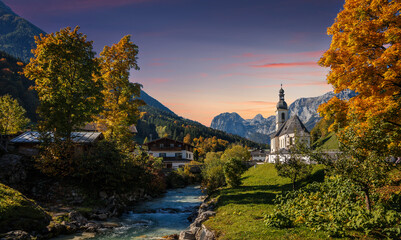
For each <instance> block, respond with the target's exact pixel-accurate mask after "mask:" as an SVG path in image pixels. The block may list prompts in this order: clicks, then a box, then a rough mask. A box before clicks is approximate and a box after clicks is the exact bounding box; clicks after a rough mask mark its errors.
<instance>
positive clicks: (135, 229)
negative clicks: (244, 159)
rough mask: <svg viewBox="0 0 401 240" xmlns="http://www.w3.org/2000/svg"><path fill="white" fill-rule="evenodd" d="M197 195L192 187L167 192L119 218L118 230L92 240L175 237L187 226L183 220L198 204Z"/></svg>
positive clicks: (195, 189)
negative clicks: (173, 235)
mask: <svg viewBox="0 0 401 240" xmlns="http://www.w3.org/2000/svg"><path fill="white" fill-rule="evenodd" d="M200 196H202V191H201V190H200V188H199V187H195V186H189V187H186V188H180V189H173V190H169V191H168V192H167V193H166V194H165V195H164V196H163V197H161V198H157V199H154V200H152V201H147V202H144V203H142V204H140V205H138V206H136V207H135V209H134V211H133V212H130V213H127V214H124V215H123V216H122V217H121V224H122V226H121V227H118V228H116V229H114V230H113V231H112V232H111V233H107V234H105V235H101V236H97V237H96V238H95V239H99V240H106V239H107V240H111V239H119V240H121V239H127V240H128V239H130V240H131V239H161V237H163V236H166V235H172V234H175V233H177V234H179V232H180V231H182V230H185V229H186V228H187V227H188V226H189V225H190V224H191V223H190V222H189V220H188V219H187V218H188V217H189V216H190V215H191V213H192V211H193V210H194V209H195V208H197V207H198V206H199V205H200V203H201V199H200Z"/></svg>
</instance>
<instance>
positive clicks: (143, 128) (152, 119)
mask: <svg viewBox="0 0 401 240" xmlns="http://www.w3.org/2000/svg"><path fill="white" fill-rule="evenodd" d="M141 111H143V112H145V114H144V115H143V117H142V119H140V120H139V121H138V124H137V129H138V134H137V135H136V141H137V142H139V143H142V142H143V141H144V139H145V138H148V140H150V136H152V139H153V140H154V139H157V138H159V137H160V136H159V135H158V133H157V131H156V129H157V127H166V133H167V134H168V136H169V137H170V138H172V139H175V140H179V141H183V139H184V137H185V136H186V135H187V134H190V136H191V138H192V139H193V138H199V137H201V136H202V137H203V138H210V137H214V136H216V137H217V138H219V139H223V140H226V141H228V142H229V143H239V144H243V145H247V146H249V147H266V146H264V145H262V144H258V143H255V142H252V141H250V140H247V139H245V138H243V137H240V136H237V135H232V134H227V133H225V132H223V131H219V130H216V129H213V128H209V127H206V126H204V125H202V124H201V123H198V122H196V121H192V120H189V119H185V118H183V117H179V116H177V115H176V114H175V113H169V112H166V111H164V108H162V109H159V108H156V107H153V106H151V105H147V106H143V107H141Z"/></svg>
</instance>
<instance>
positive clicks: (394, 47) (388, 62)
mask: <svg viewBox="0 0 401 240" xmlns="http://www.w3.org/2000/svg"><path fill="white" fill-rule="evenodd" d="M400 9H401V2H400V1H394V0H392V1H388V0H347V1H346V2H345V4H344V9H343V10H342V11H341V12H340V13H339V14H338V16H337V18H336V20H335V23H334V24H333V25H332V26H331V27H330V28H329V29H328V34H329V35H332V42H331V45H330V48H329V50H327V51H326V52H325V53H324V55H323V57H322V58H321V59H320V62H319V63H320V65H322V66H325V67H330V73H329V74H328V76H327V81H328V83H330V84H332V85H333V87H334V91H335V92H336V93H338V92H341V91H342V90H345V89H351V90H354V91H356V92H357V93H358V96H356V97H354V98H352V99H351V100H349V102H346V101H341V100H339V99H336V98H334V99H332V100H331V101H329V102H328V103H327V104H326V105H324V106H323V107H322V108H321V112H322V113H323V114H324V115H326V114H329V115H328V116H327V117H333V118H335V119H336V120H338V121H336V122H334V125H336V124H337V123H338V122H340V123H341V124H342V125H343V126H346V125H347V123H348V124H352V125H354V126H353V129H354V130H355V131H357V132H359V133H360V135H361V136H362V135H363V134H364V133H365V132H367V131H370V129H374V128H377V123H378V122H382V123H383V124H380V127H381V130H382V133H383V136H382V138H386V139H388V141H386V143H384V144H383V145H380V146H377V145H376V144H374V145H372V148H371V150H375V151H379V152H380V151H383V150H385V151H386V152H387V153H388V154H394V155H398V156H400V154H401V134H400V128H401V111H400V109H401V37H400V34H401V27H400V26H401V16H400ZM330 111H331V112H330ZM353 119H355V120H357V121H353V122H350V120H353ZM345 130H347V129H345ZM382 147H384V149H382ZM373 148H375V149H373Z"/></svg>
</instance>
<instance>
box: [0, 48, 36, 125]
mask: <svg viewBox="0 0 401 240" xmlns="http://www.w3.org/2000/svg"><path fill="white" fill-rule="evenodd" d="M17 62H18V60H17V59H16V58H14V57H12V56H10V55H8V54H7V53H4V52H2V51H0V96H2V95H5V94H10V95H11V96H12V97H13V98H15V99H17V100H18V102H19V103H20V104H21V105H22V106H23V107H24V108H25V110H26V111H27V117H29V118H30V119H31V120H32V121H36V120H37V116H36V113H35V112H36V107H37V106H38V103H39V100H38V98H37V95H36V92H35V91H33V90H29V87H30V86H32V85H33V81H30V80H29V79H27V78H26V77H24V76H22V75H21V74H19V72H21V71H22V67H21V66H19V65H18V64H17Z"/></svg>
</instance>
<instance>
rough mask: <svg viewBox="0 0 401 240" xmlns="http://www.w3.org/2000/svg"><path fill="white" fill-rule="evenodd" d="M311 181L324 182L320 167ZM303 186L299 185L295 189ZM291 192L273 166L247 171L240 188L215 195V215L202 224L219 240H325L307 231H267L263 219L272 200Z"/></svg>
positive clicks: (301, 229)
mask: <svg viewBox="0 0 401 240" xmlns="http://www.w3.org/2000/svg"><path fill="white" fill-rule="evenodd" d="M311 179H312V180H319V181H323V167H322V166H315V169H314V171H313V176H312V178H311ZM304 184H306V182H301V183H298V187H299V186H301V185H304ZM291 189H292V185H291V182H290V180H289V179H287V178H282V177H279V176H277V172H276V170H275V168H274V165H273V164H263V165H258V166H256V168H250V169H249V170H248V171H247V172H245V174H244V175H243V184H242V185H241V186H240V187H238V188H224V189H222V190H220V192H218V193H216V194H215V196H214V197H218V198H219V200H218V206H217V210H216V212H217V214H216V216H215V217H213V218H211V219H209V220H208V221H207V222H205V223H204V224H205V225H206V226H207V227H209V228H211V229H212V230H215V231H216V233H217V235H218V239H230V240H231V239H327V238H328V237H327V234H326V233H324V232H312V231H310V230H309V229H307V228H300V227H296V228H290V229H273V228H268V227H266V225H265V224H264V215H265V214H268V213H272V212H273V210H274V204H273V200H274V198H275V197H276V195H277V194H280V193H282V192H283V191H289V190H291Z"/></svg>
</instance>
